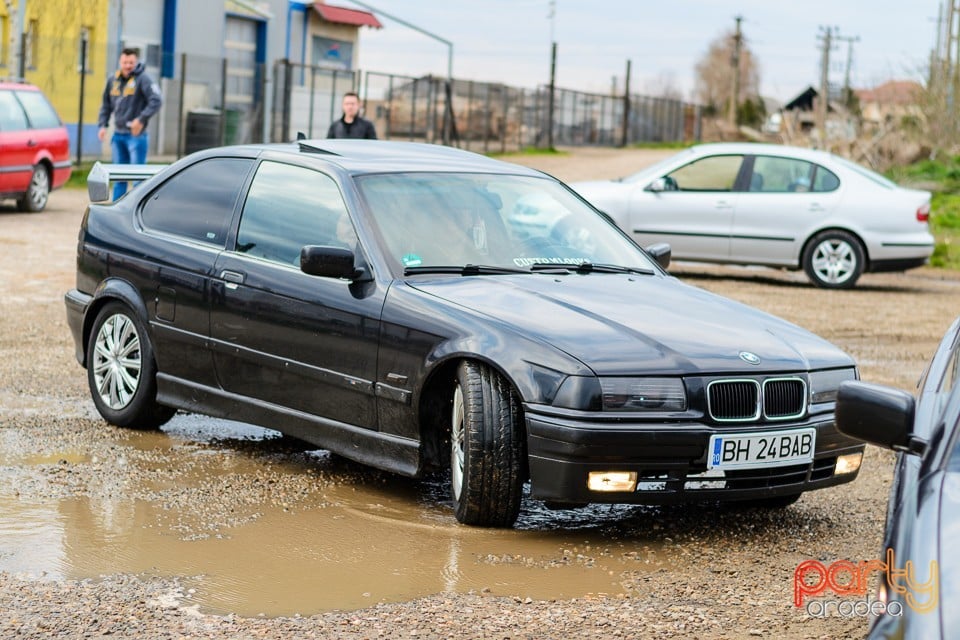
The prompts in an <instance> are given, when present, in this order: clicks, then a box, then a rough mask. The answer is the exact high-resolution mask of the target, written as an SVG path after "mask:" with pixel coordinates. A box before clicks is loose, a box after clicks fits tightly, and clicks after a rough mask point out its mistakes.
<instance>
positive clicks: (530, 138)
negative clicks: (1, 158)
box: [0, 37, 700, 161]
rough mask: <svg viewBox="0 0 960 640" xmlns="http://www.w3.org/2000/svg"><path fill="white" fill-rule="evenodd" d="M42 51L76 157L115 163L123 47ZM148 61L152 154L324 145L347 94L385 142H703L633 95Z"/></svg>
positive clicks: (27, 68)
mask: <svg viewBox="0 0 960 640" xmlns="http://www.w3.org/2000/svg"><path fill="white" fill-rule="evenodd" d="M36 49H37V51H38V52H40V53H38V54H37V55H36V56H34V57H28V58H27V59H26V63H25V64H24V68H23V71H24V75H25V76H26V79H27V80H28V81H31V82H34V83H36V84H38V85H39V86H40V87H41V88H42V89H44V91H45V92H46V93H47V95H48V96H49V97H50V98H51V100H52V101H53V102H54V105H55V107H56V108H57V110H58V112H59V113H60V116H61V118H62V119H63V121H64V122H65V124H66V125H67V128H68V131H69V133H70V138H71V148H72V149H73V152H74V157H75V158H76V159H77V160H78V161H81V160H84V159H87V160H89V159H92V158H103V157H109V155H110V145H109V142H104V143H101V142H100V141H99V140H98V139H97V112H98V111H99V107H100V101H101V96H102V94H103V88H104V83H105V81H106V76H107V75H108V74H110V73H112V71H113V69H114V68H115V66H114V65H115V60H116V59H117V58H116V56H117V54H118V50H117V47H116V45H114V44H111V45H110V46H108V47H107V48H106V50H104V49H103V48H102V47H96V46H91V47H87V46H85V43H84V42H83V41H82V40H81V39H80V38H79V37H77V38H74V39H70V38H58V39H50V40H44V41H41V42H38V43H37V46H36ZM85 57H86V59H85V60H84V58H85ZM140 59H141V61H142V62H143V63H144V64H145V66H146V69H147V72H148V73H149V74H150V75H151V77H152V78H153V79H154V80H156V81H157V82H158V83H159V84H160V86H161V90H162V92H163V107H162V108H161V110H160V113H159V114H158V115H157V116H155V117H154V119H153V120H152V121H151V123H150V127H149V132H150V149H149V153H150V155H151V156H152V157H155V156H162V157H166V158H170V157H181V156H184V155H186V154H189V153H192V152H193V151H197V150H199V149H204V148H208V147H214V146H220V145H225V144H242V143H250V142H266V141H284V140H293V139H295V138H296V137H297V135H298V134H300V133H303V134H304V135H306V136H307V137H310V138H323V137H326V133H327V129H328V128H329V126H330V123H331V122H333V121H334V120H335V119H337V118H339V117H340V115H341V109H340V101H341V99H342V96H343V94H344V93H345V92H347V91H356V92H358V93H360V94H361V97H362V99H363V102H364V114H365V116H366V117H367V118H369V119H371V120H372V121H373V122H374V124H375V126H376V129H377V132H378V136H379V137H380V138H381V139H386V140H413V141H420V142H428V143H442V144H451V145H455V146H458V147H461V148H465V149H469V150H472V151H477V152H482V153H492V152H506V151H512V150H517V149H523V148H528V147H541V148H542V147H547V146H550V145H551V144H552V145H624V144H632V143H636V142H644V141H686V140H696V139H698V138H699V121H700V115H699V109H698V108H696V107H694V106H693V105H689V104H686V103H684V102H681V101H678V100H668V99H664V98H654V97H647V96H636V95H632V96H630V98H629V100H628V99H626V98H625V97H624V96H622V95H621V96H613V95H601V94H592V93H585V92H580V91H573V90H569V89H554V91H553V100H552V101H551V99H550V95H551V91H550V88H549V87H546V86H541V87H538V88H536V89H522V88H516V87H511V86H507V85H504V84H500V83H487V82H476V81H472V80H461V79H455V80H454V81H453V82H452V83H451V82H448V81H447V79H446V78H441V77H435V76H430V75H427V76H422V77H415V76H408V75H398V74H386V73H380V72H376V71H367V72H365V73H361V72H359V71H344V70H333V69H328V68H323V67H318V66H311V65H304V64H298V63H294V62H290V61H287V60H279V61H277V62H275V63H274V64H273V65H272V67H268V66H266V65H254V64H253V63H251V62H249V61H245V60H241V59H235V58H220V57H205V56H199V55H188V54H177V55H175V56H165V54H163V53H162V52H160V51H159V48H158V47H149V48H148V50H147V51H144V52H141V57H140ZM74 60H75V61H76V65H75V66H74V65H73V64H72V62H73V61H74ZM65 62H66V63H67V64H64V63H65ZM162 70H163V71H166V72H167V76H166V77H163V76H162V73H161V71H162ZM10 71H12V70H10V69H4V68H3V67H0V75H14V73H10ZM551 104H552V105H553V109H552V111H551V109H550V105H551ZM84 156H86V157H84Z"/></svg>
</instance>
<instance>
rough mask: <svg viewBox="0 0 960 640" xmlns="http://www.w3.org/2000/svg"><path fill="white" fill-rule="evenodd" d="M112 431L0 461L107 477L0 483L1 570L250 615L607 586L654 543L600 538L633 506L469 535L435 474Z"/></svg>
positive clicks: (267, 438)
mask: <svg viewBox="0 0 960 640" xmlns="http://www.w3.org/2000/svg"><path fill="white" fill-rule="evenodd" d="M117 433H118V440H117V442H116V443H115V444H113V445H111V446H110V447H108V449H109V450H110V452H111V455H110V456H104V455H102V454H100V453H93V454H86V453H83V454H80V453H77V452H64V453H62V454H60V453H58V452H52V453H50V454H49V455H46V454H45V455H43V456H40V457H35V458H32V459H28V458H26V457H24V458H21V459H19V460H17V461H11V460H5V461H4V462H3V463H2V464H4V465H10V464H14V463H15V464H17V465H19V466H20V467H22V468H23V469H27V471H25V472H24V473H25V474H27V475H29V473H30V472H29V467H30V465H48V464H53V465H58V464H59V465H63V466H64V468H65V471H64V472H65V473H66V472H69V467H70V466H71V465H75V464H99V465H101V466H102V467H103V472H102V473H99V474H95V475H94V479H93V480H92V481H91V482H93V483H94V484H95V486H91V487H89V489H88V491H86V492H84V493H83V497H71V496H69V495H62V496H61V497H60V499H57V500H38V499H31V498H29V497H28V496H29V495H30V493H29V492H27V493H26V494H25V495H19V494H18V493H17V492H11V491H8V490H3V489H0V570H5V571H11V572H17V573H27V574H30V575H34V576H38V577H40V576H43V575H46V576H49V577H55V578H76V579H82V578H90V577H93V578H95V577H96V576H99V575H102V574H111V573H146V574H156V575H176V576H186V577H187V580H186V583H187V585H188V587H190V588H192V589H193V590H194V592H193V593H192V595H191V596H190V598H191V601H190V602H188V603H186V604H199V605H200V606H201V608H203V609H204V610H208V611H213V612H217V613H237V614H240V615H246V616H252V615H258V614H265V615H293V614H296V613H300V614H302V615H309V614H312V613H317V612H321V611H329V610H334V609H355V608H361V607H365V606H370V605H372V604H375V603H377V602H395V601H405V600H409V599H413V598H416V597H420V596H424V595H429V594H434V593H443V592H460V593H464V592H470V591H474V592H489V593H493V594H497V595H507V596H517V597H521V598H525V597H531V598H536V599H548V598H572V597H581V596H584V595H586V594H589V593H613V594H615V593H620V592H623V591H624V590H625V588H624V586H623V585H622V584H621V581H622V575H623V574H624V572H626V571H635V570H638V569H641V570H642V569H644V568H651V569H656V568H658V567H659V566H660V565H659V562H658V559H657V555H656V553H654V552H653V551H652V550H651V545H650V543H649V541H647V542H646V543H644V541H643V540H633V541H631V542H611V540H610V538H609V537H607V538H606V539H604V528H605V527H608V526H616V525H615V524H611V523H616V522H618V521H622V519H623V518H624V517H628V518H629V516H630V513H632V512H631V511H630V510H629V508H622V507H621V508H611V507H598V508H596V509H588V510H585V511H581V512H548V511H538V509H539V507H537V506H535V505H533V504H532V503H531V504H529V505H528V504H527V503H526V502H525V503H524V508H523V512H522V513H521V519H520V527H519V528H518V529H517V530H489V529H478V528H472V527H465V526H461V525H459V524H458V523H457V522H456V521H455V519H454V517H453V512H452V509H451V508H450V506H449V503H448V498H447V491H448V489H447V485H446V480H445V479H443V478H435V479H430V480H427V481H422V482H416V481H412V480H407V479H403V478H398V477H396V476H393V475H390V474H385V473H381V472H377V471H372V470H369V469H366V468H365V467H362V466H360V465H355V464H353V463H350V462H347V461H344V460H343V459H341V458H339V457H337V456H331V455H329V454H328V453H326V452H314V451H309V450H308V448H307V447H306V446H305V445H303V444H302V443H298V442H297V441H289V440H288V439H284V438H282V437H280V435H279V434H278V433H277V432H271V431H268V430H263V429H257V428H255V427H249V426H246V425H237V424H236V423H230V422H226V421H218V420H210V419H208V418H196V417H192V416H178V417H177V418H175V419H174V420H173V421H172V422H171V423H170V425H169V427H167V428H165V430H164V432H161V433H133V434H131V433H129V432H119V431H118V432H117ZM7 437H9V432H8V435H7ZM11 444H14V445H15V444H16V443H11ZM11 449H12V450H17V447H16V446H14V447H12V448H11ZM68 458H69V460H68ZM2 468H3V467H0V469H2ZM7 468H8V469H10V468H12V467H7ZM654 546H656V545H654Z"/></svg>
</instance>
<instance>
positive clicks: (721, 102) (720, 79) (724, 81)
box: [694, 29, 760, 114]
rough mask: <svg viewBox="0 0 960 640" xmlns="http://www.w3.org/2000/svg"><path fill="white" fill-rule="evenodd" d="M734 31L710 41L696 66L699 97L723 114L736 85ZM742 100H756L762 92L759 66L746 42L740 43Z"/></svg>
mask: <svg viewBox="0 0 960 640" xmlns="http://www.w3.org/2000/svg"><path fill="white" fill-rule="evenodd" d="M734 37H735V32H734V30H733V29H729V30H727V31H725V32H724V33H723V34H721V35H720V36H719V37H717V38H716V39H715V40H714V41H713V42H711V43H710V47H709V49H707V52H706V53H705V54H704V56H703V57H702V58H701V59H700V61H699V62H698V63H697V66H696V67H695V70H696V84H695V86H694V92H695V94H696V97H697V100H698V101H699V102H700V103H701V104H703V105H705V106H707V107H709V108H712V109H714V110H715V111H716V113H718V114H722V113H724V112H725V111H726V109H727V107H728V105H729V104H730V94H731V92H732V85H733V82H732V81H733V58H734V46H735V43H734ZM739 67H740V91H739V94H740V100H741V101H744V100H756V99H757V98H758V97H759V95H760V68H759V65H758V64H757V62H756V60H755V59H754V57H753V52H752V51H750V47H749V46H748V45H747V44H746V43H741V45H740V61H739Z"/></svg>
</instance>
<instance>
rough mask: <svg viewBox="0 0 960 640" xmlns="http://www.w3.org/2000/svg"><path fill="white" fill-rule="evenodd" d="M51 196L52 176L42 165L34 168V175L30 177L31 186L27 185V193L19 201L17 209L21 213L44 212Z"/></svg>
mask: <svg viewBox="0 0 960 640" xmlns="http://www.w3.org/2000/svg"><path fill="white" fill-rule="evenodd" d="M49 196H50V174H49V173H48V172H47V169H46V168H45V167H44V166H42V165H37V166H35V167H34V168H33V175H32V176H30V184H29V185H27V192H26V193H25V194H23V197H22V198H20V199H19V200H17V207H18V208H19V209H20V210H21V211H28V212H31V213H35V212H37V211H43V208H44V207H46V206H47V198H48V197H49Z"/></svg>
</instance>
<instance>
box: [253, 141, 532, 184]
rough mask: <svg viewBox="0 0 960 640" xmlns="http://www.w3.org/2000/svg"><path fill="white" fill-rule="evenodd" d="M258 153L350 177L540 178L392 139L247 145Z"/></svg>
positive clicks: (450, 149)
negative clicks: (326, 166)
mask: <svg viewBox="0 0 960 640" xmlns="http://www.w3.org/2000/svg"><path fill="white" fill-rule="evenodd" d="M247 147H248V148H250V149H252V150H256V151H271V152H274V153H279V154H291V155H295V156H297V157H300V158H312V159H316V160H321V161H323V162H327V163H330V164H335V165H337V166H338V167H340V168H342V169H343V170H345V171H347V172H348V173H351V174H363V173H380V172H394V171H443V172H451V171H466V172H478V173H509V174H514V175H529V176H540V177H542V176H543V175H545V174H543V173H542V172H540V171H537V170H535V169H530V168H528V167H523V166H520V165H516V164H512V163H510V162H503V161H501V160H496V159H494V158H489V157H487V156H484V155H480V154H478V153H473V152H470V151H464V150H462V149H457V148H455V147H447V146H444V145H439V144H426V143H421V142H395V141H390V140H345V139H337V140H326V139H320V140H298V141H297V142H294V143H274V144H263V145H247Z"/></svg>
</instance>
